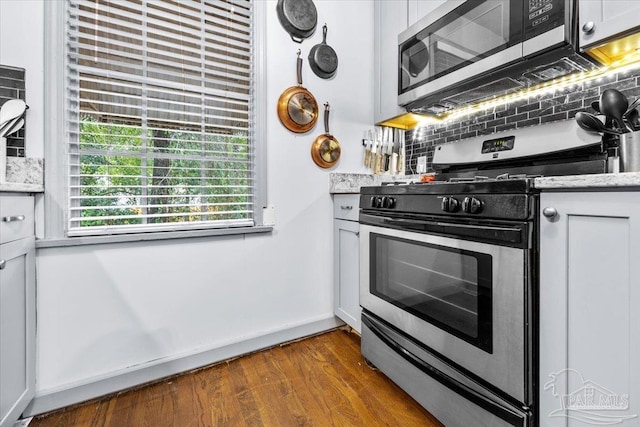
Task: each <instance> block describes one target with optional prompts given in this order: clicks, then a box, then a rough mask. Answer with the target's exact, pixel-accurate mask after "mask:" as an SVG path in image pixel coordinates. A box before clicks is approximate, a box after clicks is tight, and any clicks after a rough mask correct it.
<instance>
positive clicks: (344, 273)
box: [333, 219, 360, 332]
mask: <svg viewBox="0 0 640 427" xmlns="http://www.w3.org/2000/svg"><path fill="white" fill-rule="evenodd" d="M359 228H360V227H359V224H358V223H357V222H355V221H345V220H342V219H336V220H334V236H333V238H334V243H333V244H334V267H333V268H334V275H335V277H334V312H335V314H336V316H338V317H339V318H340V319H342V320H343V321H344V322H345V323H347V324H348V325H349V326H351V327H352V328H353V329H355V330H356V331H358V332H360V297H359V291H358V286H359V282H360V281H359V277H360V273H359V266H360V264H359V237H358V236H359V234H360V233H359Z"/></svg>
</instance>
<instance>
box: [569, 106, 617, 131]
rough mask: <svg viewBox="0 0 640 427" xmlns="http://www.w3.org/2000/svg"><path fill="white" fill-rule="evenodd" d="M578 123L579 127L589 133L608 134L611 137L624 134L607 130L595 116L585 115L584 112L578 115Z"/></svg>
mask: <svg viewBox="0 0 640 427" xmlns="http://www.w3.org/2000/svg"><path fill="white" fill-rule="evenodd" d="M576 122H577V123H578V126H580V127H581V128H582V129H584V130H587V131H589V132H596V133H608V134H611V135H620V134H622V132H621V131H618V130H615V129H609V128H606V127H605V126H604V124H603V123H602V122H601V121H600V119H598V118H597V117H596V116H594V115H593V114H589V113H585V112H584V111H579V112H577V113H576Z"/></svg>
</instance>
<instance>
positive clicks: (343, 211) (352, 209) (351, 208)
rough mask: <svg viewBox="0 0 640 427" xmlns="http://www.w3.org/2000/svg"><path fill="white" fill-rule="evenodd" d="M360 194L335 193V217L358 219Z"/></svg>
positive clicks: (349, 219) (350, 219)
mask: <svg viewBox="0 0 640 427" xmlns="http://www.w3.org/2000/svg"><path fill="white" fill-rule="evenodd" d="M359 203H360V194H334V195H333V217H334V218H337V219H346V220H348V221H357V220H358V209H359Z"/></svg>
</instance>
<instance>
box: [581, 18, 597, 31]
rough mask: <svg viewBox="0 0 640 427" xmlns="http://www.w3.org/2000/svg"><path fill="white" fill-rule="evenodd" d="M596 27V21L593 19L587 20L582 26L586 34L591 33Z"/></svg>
mask: <svg viewBox="0 0 640 427" xmlns="http://www.w3.org/2000/svg"><path fill="white" fill-rule="evenodd" d="M595 29H596V23H595V22H593V21H588V22H585V23H584V25H583V26H582V32H583V33H585V34H591V33H593V31H594V30H595Z"/></svg>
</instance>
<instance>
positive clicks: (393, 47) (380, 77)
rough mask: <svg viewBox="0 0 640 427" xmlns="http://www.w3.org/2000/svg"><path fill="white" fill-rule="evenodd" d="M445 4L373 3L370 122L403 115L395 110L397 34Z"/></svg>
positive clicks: (416, 0) (437, 0)
mask: <svg viewBox="0 0 640 427" xmlns="http://www.w3.org/2000/svg"><path fill="white" fill-rule="evenodd" d="M444 2H445V0H376V1H375V2H374V3H373V4H374V30H375V31H374V70H373V81H374V97H373V121H374V123H380V122H382V121H385V120H388V119H390V118H393V117H396V116H399V115H401V114H404V113H405V109H404V108H402V107H400V106H398V34H400V33H401V32H402V31H404V30H406V29H407V28H408V27H409V26H410V25H412V24H414V23H416V22H417V21H418V20H419V19H420V18H422V17H424V16H425V15H426V14H428V13H429V12H431V11H432V10H433V9H435V8H436V7H438V6H439V5H441V4H442V3H444Z"/></svg>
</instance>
